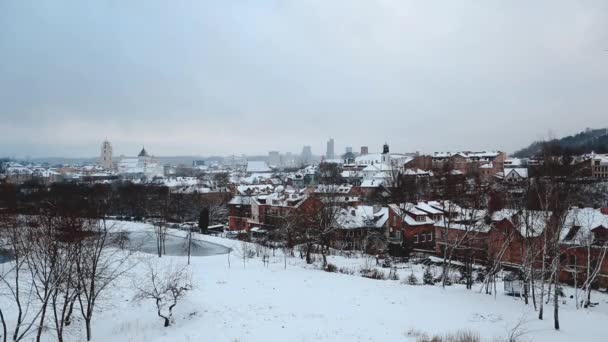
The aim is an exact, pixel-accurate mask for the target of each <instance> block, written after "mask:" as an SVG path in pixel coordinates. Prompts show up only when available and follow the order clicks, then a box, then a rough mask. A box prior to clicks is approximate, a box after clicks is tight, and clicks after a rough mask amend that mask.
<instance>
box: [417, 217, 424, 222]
mask: <svg viewBox="0 0 608 342" xmlns="http://www.w3.org/2000/svg"><path fill="white" fill-rule="evenodd" d="M416 221H418V222H424V221H426V218H425V217H424V216H421V215H419V216H416Z"/></svg>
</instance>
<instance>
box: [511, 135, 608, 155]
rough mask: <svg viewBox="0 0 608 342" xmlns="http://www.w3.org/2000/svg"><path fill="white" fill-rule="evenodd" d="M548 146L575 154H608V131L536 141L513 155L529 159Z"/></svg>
mask: <svg viewBox="0 0 608 342" xmlns="http://www.w3.org/2000/svg"><path fill="white" fill-rule="evenodd" d="M546 145H553V146H558V147H560V148H561V149H562V150H568V151H570V152H572V153H574V154H584V153H590V152H592V151H593V152H596V153H608V129H606V128H601V129H587V130H585V131H584V132H580V133H578V134H575V135H570V136H567V137H564V138H561V139H553V140H549V141H535V142H533V143H532V144H530V145H529V146H528V147H524V148H523V149H521V150H519V151H517V152H515V153H513V156H514V157H517V158H526V157H527V158H529V157H533V156H535V155H538V154H540V152H541V151H542V150H543V148H544V147H545V146H546Z"/></svg>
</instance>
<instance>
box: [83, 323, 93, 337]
mask: <svg viewBox="0 0 608 342" xmlns="http://www.w3.org/2000/svg"><path fill="white" fill-rule="evenodd" d="M84 323H85V326H86V327H87V341H90V340H91V339H92V338H93V336H92V332H91V319H90V318H85V319H84Z"/></svg>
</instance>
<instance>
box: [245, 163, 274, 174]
mask: <svg viewBox="0 0 608 342" xmlns="http://www.w3.org/2000/svg"><path fill="white" fill-rule="evenodd" d="M270 171H272V170H271V169H270V167H268V164H266V162H265V161H259V160H250V161H248V162H247V172H249V173H252V172H255V173H264V172H270Z"/></svg>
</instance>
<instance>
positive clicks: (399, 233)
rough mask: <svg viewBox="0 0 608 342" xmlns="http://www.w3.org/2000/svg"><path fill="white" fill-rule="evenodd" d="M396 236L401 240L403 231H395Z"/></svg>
mask: <svg viewBox="0 0 608 342" xmlns="http://www.w3.org/2000/svg"><path fill="white" fill-rule="evenodd" d="M395 237H396V238H397V240H399V241H401V231H400V230H398V231H396V232H395Z"/></svg>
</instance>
